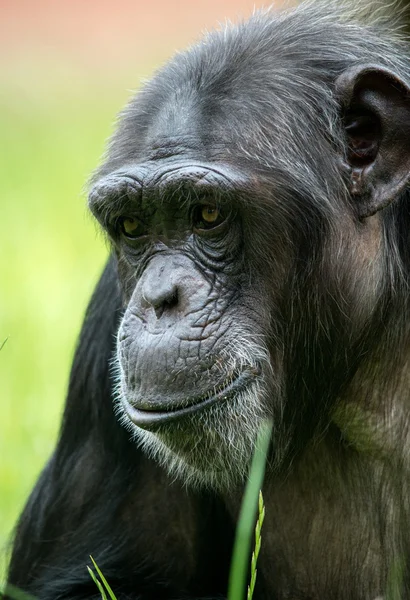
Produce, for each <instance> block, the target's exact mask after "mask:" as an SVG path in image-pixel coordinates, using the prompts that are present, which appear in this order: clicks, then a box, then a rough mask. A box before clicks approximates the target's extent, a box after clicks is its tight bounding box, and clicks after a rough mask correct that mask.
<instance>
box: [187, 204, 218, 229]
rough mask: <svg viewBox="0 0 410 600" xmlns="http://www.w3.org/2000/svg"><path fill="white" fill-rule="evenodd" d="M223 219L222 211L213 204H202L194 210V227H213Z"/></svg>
mask: <svg viewBox="0 0 410 600" xmlns="http://www.w3.org/2000/svg"><path fill="white" fill-rule="evenodd" d="M223 221H225V216H224V215H223V213H222V212H221V211H220V210H219V208H217V207H216V206H215V205H213V204H202V205H200V206H197V207H196V209H195V211H194V218H193V225H194V229H199V230H200V229H213V228H214V227H218V225H220V224H221V223H223Z"/></svg>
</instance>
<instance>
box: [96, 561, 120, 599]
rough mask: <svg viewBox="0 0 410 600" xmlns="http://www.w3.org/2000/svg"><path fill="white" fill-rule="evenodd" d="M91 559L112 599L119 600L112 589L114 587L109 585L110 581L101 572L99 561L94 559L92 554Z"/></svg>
mask: <svg viewBox="0 0 410 600" xmlns="http://www.w3.org/2000/svg"><path fill="white" fill-rule="evenodd" d="M90 558H91V560H92V561H93V565H94V567H95V570H96V571H97V573H98V575H99V576H100V579H101V581H102V582H103V584H104V587H105V589H106V590H107V592H108V595H109V597H110V598H111V600H117V598H116V597H115V594H114V592H113V591H112V589H111V588H110V586H109V585H108V581H107V580H106V578H105V577H104V575H103V574H102V573H101V571H100V569H99V567H98V565H97V563H96V562H95V560H94V559H93V557H92V556H90Z"/></svg>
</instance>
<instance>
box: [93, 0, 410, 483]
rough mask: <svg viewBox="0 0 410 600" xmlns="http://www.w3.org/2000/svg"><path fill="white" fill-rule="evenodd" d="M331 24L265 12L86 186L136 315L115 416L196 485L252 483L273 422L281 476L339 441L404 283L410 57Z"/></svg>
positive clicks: (206, 54)
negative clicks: (306, 453)
mask: <svg viewBox="0 0 410 600" xmlns="http://www.w3.org/2000/svg"><path fill="white" fill-rule="evenodd" d="M322 8H323V7H322ZM323 13H324V14H325V11H323V10H322V9H316V8H315V6H314V5H313V4H307V5H305V6H302V7H299V8H298V9H295V10H294V11H290V12H287V13H283V14H279V15H276V14H274V13H266V14H265V13H259V14H256V15H255V16H253V17H252V18H251V19H250V20H249V21H248V22H246V23H244V24H240V25H238V26H232V27H230V28H228V29H226V30H222V31H218V32H214V33H212V34H210V35H209V36H208V37H206V38H205V39H204V40H203V41H202V42H201V43H200V44H199V45H197V46H194V47H193V48H192V49H190V50H188V51H187V52H185V53H182V54H179V55H177V56H176V57H175V58H174V59H173V60H172V61H171V62H170V63H169V64H168V65H166V66H165V67H164V68H163V69H162V70H160V71H159V72H158V73H157V75H156V76H155V77H154V78H153V80H152V81H151V82H150V83H149V84H148V85H147V86H146V87H145V88H144V89H143V90H142V91H141V92H140V93H139V94H138V95H137V96H136V98H134V99H133V100H132V101H131V102H130V104H129V105H128V107H127V108H126V109H125V111H124V112H123V114H122V117H121V119H120V122H119V125H118V129H117V131H116V133H115V134H114V136H113V138H112V141H111V144H110V147H109V152H108V157H107V159H106V161H105V163H104V165H103V166H102V168H101V169H100V170H99V172H98V173H97V175H96V176H95V178H94V181H93V187H92V189H91V194H90V207H91V210H92V212H93V213H94V215H95V216H96V217H97V219H98V220H99V222H100V223H101V225H102V226H103V228H104V229H105V230H106V232H107V234H108V236H109V239H110V240H111V243H112V247H113V249H114V252H115V253H116V255H117V259H118V270H119V276H120V282H121V287H122V291H123V299H124V310H125V312H124V317H123V319H122V323H121V326H120V328H119V331H118V340H117V355H116V358H115V365H116V371H117V377H118V389H117V410H118V413H119V414H120V416H121V420H122V422H123V423H124V424H125V425H126V426H127V427H128V428H129V429H130V431H131V432H132V434H133V436H135V438H136V440H137V441H138V442H139V443H141V444H142V446H143V447H144V448H145V449H146V450H147V451H148V452H149V453H151V454H153V455H154V456H155V457H156V458H157V459H158V460H159V461H160V462H162V463H163V464H164V465H166V467H167V469H168V470H169V471H170V472H171V473H173V474H177V475H180V476H182V477H183V478H184V479H185V480H186V481H188V482H192V483H196V484H198V483H199V484H202V485H207V486H211V487H215V488H227V487H231V486H232V485H234V484H235V483H236V482H238V481H241V480H243V479H244V477H245V476H246V473H247V469H248V467H249V461H250V458H251V456H252V451H253V448H254V444H255V439H256V435H257V432H258V429H259V426H260V424H261V423H262V422H263V420H265V419H267V418H269V419H272V421H273V438H272V456H271V459H272V463H273V464H274V465H276V466H277V468H280V466H281V465H283V464H285V462H286V458H288V459H289V457H291V456H292V455H293V454H294V453H295V452H297V451H298V449H299V448H300V447H302V446H304V445H305V444H306V443H308V442H309V440H311V439H312V438H313V437H314V436H315V435H316V434H317V433H318V432H319V433H320V431H322V430H323V428H324V427H328V426H329V423H330V422H331V411H332V407H333V406H334V404H335V402H336V400H337V398H338V397H339V395H340V394H341V393H342V391H343V389H344V388H345V387H346V386H348V385H349V382H350V381H351V379H352V377H353V376H354V372H355V370H356V369H357V366H358V364H359V363H360V359H361V356H362V355H363V354H364V353H365V352H366V347H367V344H368V343H369V340H370V339H374V337H375V336H376V335H377V331H378V328H379V327H380V326H381V323H382V315H383V311H385V308H386V305H387V304H388V300H389V297H390V295H391V293H392V290H393V288H394V287H395V285H397V281H399V279H400V277H403V272H404V271H403V269H404V267H403V260H402V253H403V251H402V247H401V246H400V243H401V242H400V239H401V238H402V234H401V233H400V231H403V229H401V230H400V226H399V225H398V218H397V215H398V214H399V213H400V214H401V215H402V218H401V223H404V222H407V221H406V219H407V216H403V210H404V209H403V203H404V201H403V197H404V195H405V194H404V190H405V187H406V185H407V181H408V173H409V168H410V152H408V150H409V144H410V121H409V101H408V93H409V88H408V80H407V79H406V77H408V75H407V74H406V73H405V72H404V70H403V71H401V70H400V65H401V62H400V52H401V48H400V45H399V44H397V46H395V45H394V44H393V43H392V42H391V40H390V39H389V40H388V42H386V41H385V38H384V37H383V34H381V33H380V31H379V30H378V29H380V25H378V27H375V26H374V27H373V26H371V25H370V26H362V25H359V24H357V25H354V24H353V25H352V23H351V22H350V23H349V24H348V23H347V22H346V21H345V20H344V17H343V13H342V11H341V12H340V21H339V22H338V21H337V19H336V20H335V11H332V19H331V20H329V21H328V20H327V19H326V16H323ZM358 28H361V35H360V36H359V38H358ZM357 39H360V40H361V41H360V43H358V42H357ZM387 43H388V46H389V53H388V54H386V56H390V57H391V55H392V48H393V51H394V52H396V55H397V61H396V62H395V67H394V68H393V67H392V65H391V61H389V59H387V58H384V56H385V52H384V48H385V45H386V44H387ZM375 57H376V58H375ZM400 236H401V237H400Z"/></svg>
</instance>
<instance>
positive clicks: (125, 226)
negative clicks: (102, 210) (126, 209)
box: [121, 217, 144, 238]
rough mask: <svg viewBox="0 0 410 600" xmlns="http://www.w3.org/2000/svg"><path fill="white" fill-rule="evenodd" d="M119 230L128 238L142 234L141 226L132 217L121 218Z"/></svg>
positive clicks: (139, 222)
mask: <svg viewBox="0 0 410 600" xmlns="http://www.w3.org/2000/svg"><path fill="white" fill-rule="evenodd" d="M121 230H122V233H123V234H124V235H125V236H126V237H129V238H136V237H140V236H141V235H143V233H144V227H143V224H142V223H141V221H139V220H138V219H135V218H134V217H123V218H122V219H121Z"/></svg>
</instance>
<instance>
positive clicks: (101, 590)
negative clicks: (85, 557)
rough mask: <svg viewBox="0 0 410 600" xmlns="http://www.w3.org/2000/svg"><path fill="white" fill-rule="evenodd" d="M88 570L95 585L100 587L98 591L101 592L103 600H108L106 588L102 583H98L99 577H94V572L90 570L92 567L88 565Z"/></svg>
mask: <svg viewBox="0 0 410 600" xmlns="http://www.w3.org/2000/svg"><path fill="white" fill-rule="evenodd" d="M87 569H88V572H89V574H90V576H91V579H92V580H93V581H94V583H95V585H96V586H97V587H98V590H99V592H100V594H101V598H102V600H108V598H107V594H106V593H105V591H104V588H103V586H102V585H101V582H100V581H98V579H97V577H96V576H95V575H94V572H93V570H92V569H90V567H89V566H88V565H87Z"/></svg>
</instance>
